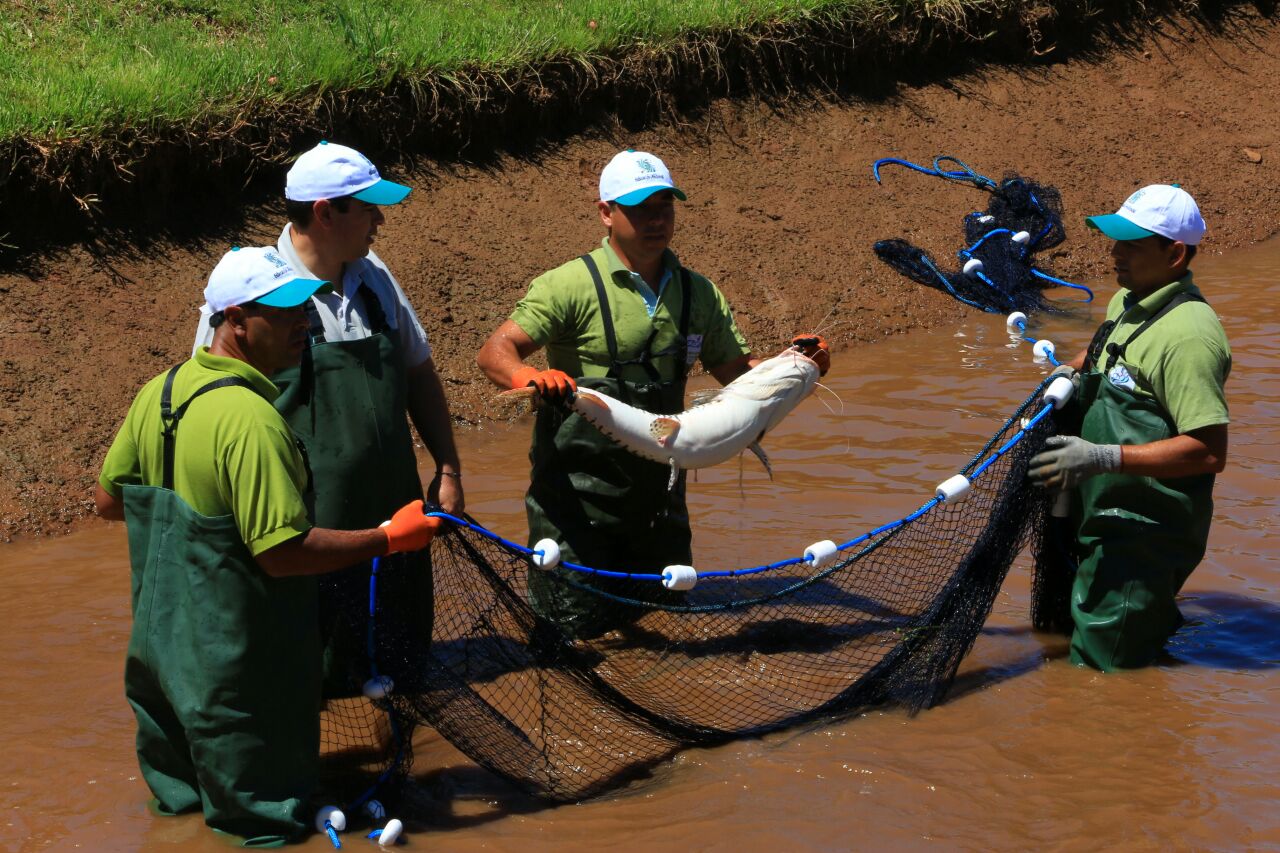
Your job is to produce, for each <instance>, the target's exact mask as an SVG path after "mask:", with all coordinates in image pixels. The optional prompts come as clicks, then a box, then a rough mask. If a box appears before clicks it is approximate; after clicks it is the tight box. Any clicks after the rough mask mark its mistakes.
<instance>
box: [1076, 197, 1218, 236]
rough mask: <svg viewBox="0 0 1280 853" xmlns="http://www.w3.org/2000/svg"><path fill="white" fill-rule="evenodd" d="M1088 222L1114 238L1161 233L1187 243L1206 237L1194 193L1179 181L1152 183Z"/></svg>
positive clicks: (1091, 217) (1086, 221)
mask: <svg viewBox="0 0 1280 853" xmlns="http://www.w3.org/2000/svg"><path fill="white" fill-rule="evenodd" d="M1085 223H1086V224H1088V225H1089V227H1091V228H1096V229H1098V230H1099V231H1101V232H1102V233H1103V234H1106V235H1107V236H1108V237H1110V238H1111V239H1112V240H1141V239H1142V238H1143V237H1150V236H1152V235H1153V234H1159V235H1160V236H1161V237H1167V238H1169V239H1170V240H1177V241H1178V242H1180V243H1185V244H1187V245H1188V246H1195V245H1197V244H1198V243H1199V242H1200V241H1201V240H1203V239H1204V232H1205V227H1204V220H1203V219H1201V218H1200V208H1199V207H1198V206H1196V200H1195V199H1193V198H1192V197H1191V193H1189V192H1187V191H1186V190H1184V189H1182V188H1181V187H1179V186H1178V185H1177V184H1152V185H1151V186H1149V187H1143V188H1142V189H1140V190H1138V191H1137V192H1135V193H1134V194H1133V195H1131V196H1129V197H1128V198H1127V199H1125V202H1124V204H1122V205H1120V209H1119V210H1117V211H1116V212H1115V213H1108V214H1104V215H1102V216H1090V217H1088V218H1086V219H1085Z"/></svg>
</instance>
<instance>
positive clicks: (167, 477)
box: [160, 364, 259, 491]
mask: <svg viewBox="0 0 1280 853" xmlns="http://www.w3.org/2000/svg"><path fill="white" fill-rule="evenodd" d="M180 367H182V365H180V364H179V365H176V366H175V367H172V368H170V370H169V372H168V373H167V374H166V375H165V377H164V390H162V391H161V392H160V420H161V422H162V423H163V424H164V484H163V485H164V487H165V488H166V489H168V490H170V491H172V490H173V450H174V439H175V438H176V437H177V434H178V421H180V420H182V416H183V415H185V414H186V413H187V407H188V406H190V405H191V404H192V402H194V401H195V399H196V398H197V397H199V396H200V395H201V394H204V393H206V392H209V391H215V390H217V389H218V388H233V387H236V386H239V387H241V388H248V389H249V390H250V391H253V392H254V393H255V394H257V393H259V392H258V389H257V388H254V387H253V384H252V383H250V382H249V381H248V380H247V379H241V378H240V377H239V376H227V377H224V378H222V379H215V380H213V381H212V382H210V383H209V384H207V385H204V386H202V387H201V388H199V389H198V390H197V391H196V392H195V393H194V394H192V395H191V396H190V397H188V398H187V400H186V402H185V403H183V404H182V405H181V406H179V407H178V409H177V411H174V409H173V378H174V377H175V376H176V375H177V374H178V368H180Z"/></svg>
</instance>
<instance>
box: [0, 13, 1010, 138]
mask: <svg viewBox="0 0 1280 853" xmlns="http://www.w3.org/2000/svg"><path fill="white" fill-rule="evenodd" d="M1017 5H1021V4H1019V3H1018V2H1016V0H941V2H928V1H927V0H915V2H911V1H910V0H899V2H890V0H630V1H629V2H628V1H627V0H623V1H622V2H618V0H560V2H550V0H541V2H537V0H533V1H531V2H502V0H472V2H466V0H448V2H431V3H424V2H420V0H390V1H389V2H378V3H371V2H366V0H134V2H120V0H28V2H23V0H18V2H17V14H16V16H11V17H9V19H8V20H6V21H5V22H4V24H3V28H2V29H0V33H3V41H2V42H0V74H2V75H3V78H4V82H3V83H0V87H2V88H0V95H2V97H0V140H5V139H10V138H13V137H17V136H27V137H32V138H38V139H41V140H45V141H49V142H57V141H59V140H65V139H68V138H82V137H86V136H90V137H92V136H105V135H108V134H111V133H112V132H114V131H116V130H118V129H120V128H134V129H137V128H147V127H150V128H157V127H159V126H168V125H173V124H182V123H199V124H206V123H207V120H208V118H209V117H210V116H218V117H222V118H228V119H229V118H231V117H232V116H234V115H235V113H236V112H237V111H240V110H244V109H246V108H248V109H250V110H252V111H255V112H256V111H259V110H263V109H269V108H270V107H271V106H273V105H278V104H283V103H287V102H289V101H292V100H293V99H296V98H298V97H305V96H310V95H314V94H315V93H317V92H324V91H344V90H358V89H374V88H379V87H384V86H386V85H388V84H389V83H391V82H392V81H393V80H395V79H397V78H427V77H433V76H439V77H442V78H444V79H445V80H448V79H449V78H450V76H451V75H456V74H458V73H460V72H475V71H499V72H503V71H510V70H512V69H518V68H521V67H522V66H528V65H536V64H538V63H541V62H545V61H547V60H549V59H553V58H559V57H569V58H573V59H576V60H579V61H584V62H586V61H589V60H590V58H591V57H592V56H593V55H602V54H616V53H618V52H619V51H621V50H624V49H626V50H633V51H646V52H651V53H652V52H662V51H663V50H667V49H670V48H672V47H673V46H675V45H676V44H677V43H679V42H680V41H681V40H683V39H684V38H686V37H687V35H688V34H690V33H698V32H708V31H715V30H750V29H752V28H755V27H759V26H760V25H777V24H795V23H798V22H803V21H812V20H814V19H823V20H831V21H834V20H841V21H845V22H856V23H857V24H858V25H859V26H861V27H866V28H879V27H883V26H886V25H892V24H893V23H895V22H901V23H908V22H910V21H912V20H913V19H915V20H919V19H923V18H933V19H937V20H939V21H944V22H947V23H949V24H953V25H957V26H962V25H963V23H964V20H965V18H966V16H968V15H970V14H972V13H975V12H976V13H983V12H987V11H990V10H992V9H996V8H999V7H1001V6H1004V7H1012V6H1017Z"/></svg>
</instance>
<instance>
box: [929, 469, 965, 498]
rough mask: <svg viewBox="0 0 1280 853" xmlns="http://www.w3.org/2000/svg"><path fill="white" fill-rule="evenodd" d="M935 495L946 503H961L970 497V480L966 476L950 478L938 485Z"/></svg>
mask: <svg viewBox="0 0 1280 853" xmlns="http://www.w3.org/2000/svg"><path fill="white" fill-rule="evenodd" d="M935 494H937V496H938V500H940V501H942V502H944V503H961V502H962V501H964V499H965V498H967V497H969V478H968V477H966V476H965V475H964V474H956V475H955V476H954V477H949V478H947V479H946V480H943V481H942V482H941V483H939V484H938V489H937V491H936V492H935Z"/></svg>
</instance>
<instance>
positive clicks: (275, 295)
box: [253, 278, 333, 308]
mask: <svg viewBox="0 0 1280 853" xmlns="http://www.w3.org/2000/svg"><path fill="white" fill-rule="evenodd" d="M332 292H333V285H331V284H329V282H327V281H320V280H319V279H314V278H295V279H293V280H292V281H286V282H285V283H284V284H282V285H280V286H279V287H277V288H276V289H275V290H273V291H271V292H270V293H265V294H263V295H262V296H259V297H258V298H257V299H255V300H253V301H254V302H256V303H258V304H259V305H269V306H271V307H272V308H296V307H297V306H299V305H302V304H303V303H304V302H306V301H307V300H308V299H310V298H311V297H312V296H314V295H315V294H317V293H332Z"/></svg>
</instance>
